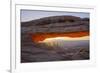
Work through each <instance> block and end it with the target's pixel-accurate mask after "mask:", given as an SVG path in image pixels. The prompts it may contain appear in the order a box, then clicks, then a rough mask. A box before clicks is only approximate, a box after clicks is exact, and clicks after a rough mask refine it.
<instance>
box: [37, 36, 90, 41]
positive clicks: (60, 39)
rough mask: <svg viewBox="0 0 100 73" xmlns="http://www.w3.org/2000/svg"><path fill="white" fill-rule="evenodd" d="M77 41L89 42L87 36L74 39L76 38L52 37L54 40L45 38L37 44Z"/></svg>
mask: <svg viewBox="0 0 100 73" xmlns="http://www.w3.org/2000/svg"><path fill="white" fill-rule="evenodd" d="M78 40H89V36H84V37H76V38H71V37H54V38H46V39H44V40H43V41H39V42H50V41H78Z"/></svg>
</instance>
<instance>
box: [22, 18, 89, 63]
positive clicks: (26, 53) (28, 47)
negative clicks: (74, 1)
mask: <svg viewBox="0 0 100 73" xmlns="http://www.w3.org/2000/svg"><path fill="white" fill-rule="evenodd" d="M78 31H86V32H89V19H88V18H80V17H75V16H52V17H45V18H40V19H36V20H32V21H28V22H21V62H22V63H27V62H47V61H63V60H87V59H89V43H88V44H87V45H86V46H82V47H65V48H68V49H62V48H59V47H50V46H49V47H48V46H43V45H42V46H41V44H38V43H35V42H33V40H32V34H36V33H64V32H68V33H70V32H78ZM50 48H53V49H50Z"/></svg>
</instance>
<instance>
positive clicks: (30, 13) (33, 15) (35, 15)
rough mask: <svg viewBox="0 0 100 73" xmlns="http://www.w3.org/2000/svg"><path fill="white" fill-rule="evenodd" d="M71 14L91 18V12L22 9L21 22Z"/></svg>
mask: <svg viewBox="0 0 100 73" xmlns="http://www.w3.org/2000/svg"><path fill="white" fill-rule="evenodd" d="M59 15H71V16H77V17H81V18H89V13H86V12H85V13H83V12H62V11H59V12H58V11H57V12H56V11H40V10H21V22H26V21H31V20H35V19H39V18H43V17H49V16H59Z"/></svg>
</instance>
